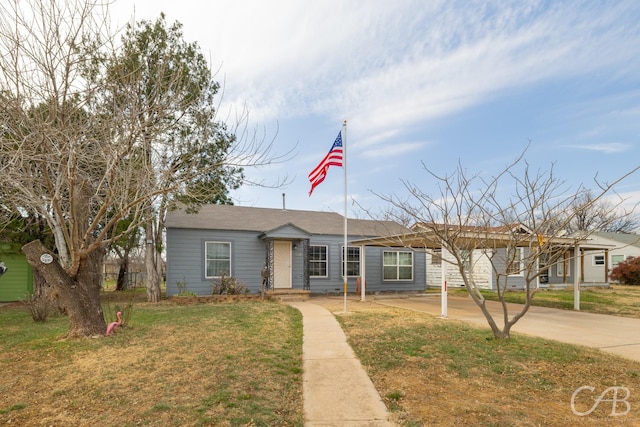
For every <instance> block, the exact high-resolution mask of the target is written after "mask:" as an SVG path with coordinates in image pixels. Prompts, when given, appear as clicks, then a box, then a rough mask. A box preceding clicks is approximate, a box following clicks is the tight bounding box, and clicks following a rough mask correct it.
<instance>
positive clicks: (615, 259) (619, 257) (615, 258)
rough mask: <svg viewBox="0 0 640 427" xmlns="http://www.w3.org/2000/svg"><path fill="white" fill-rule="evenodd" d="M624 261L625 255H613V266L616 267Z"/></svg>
mask: <svg viewBox="0 0 640 427" xmlns="http://www.w3.org/2000/svg"><path fill="white" fill-rule="evenodd" d="M622 261H624V255H611V268H616V267H617V266H618V264H620V263H621V262H622Z"/></svg>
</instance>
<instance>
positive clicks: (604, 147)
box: [565, 142, 632, 154]
mask: <svg viewBox="0 0 640 427" xmlns="http://www.w3.org/2000/svg"><path fill="white" fill-rule="evenodd" d="M565 147H567V148H577V149H579V150H588V151H599V152H601V153H605V154H611V153H622V152H624V151H628V150H630V149H631V148H632V147H631V145H630V144H622V143H619V142H610V143H605V144H578V145H566V146H565Z"/></svg>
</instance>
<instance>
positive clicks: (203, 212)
mask: <svg viewBox="0 0 640 427" xmlns="http://www.w3.org/2000/svg"><path fill="white" fill-rule="evenodd" d="M343 218H344V217H343V216H342V215H340V214H338V213H335V212H314V211H299V210H284V209H267V208H254V207H245V206H231V205H205V206H202V207H201V209H200V211H199V212H198V213H196V214H187V213H185V212H184V211H173V212H170V213H169V214H168V215H167V220H166V226H167V228H191V229H206V230H236V231H258V232H263V233H264V232H267V231H270V230H273V229H275V228H277V227H280V226H282V225H285V224H288V223H290V224H293V225H295V226H296V227H299V228H301V229H302V230H304V231H307V232H308V233H311V234H315V235H319V234H324V235H342V234H343V233H344V229H343V227H344V220H343ZM347 227H348V234H349V235H350V236H362V237H366V236H368V237H371V236H386V235H390V234H401V233H406V232H408V231H409V230H408V229H407V228H405V227H403V226H402V225H400V224H398V223H396V222H393V221H378V220H366V219H349V220H348V225H347Z"/></svg>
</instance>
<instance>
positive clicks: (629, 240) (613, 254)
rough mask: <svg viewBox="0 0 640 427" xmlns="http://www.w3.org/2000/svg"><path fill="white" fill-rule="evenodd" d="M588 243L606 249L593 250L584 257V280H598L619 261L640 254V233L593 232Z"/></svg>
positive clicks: (609, 271)
mask: <svg viewBox="0 0 640 427" xmlns="http://www.w3.org/2000/svg"><path fill="white" fill-rule="evenodd" d="M588 241H589V243H593V244H599V245H602V246H605V247H606V248H607V250H602V251H593V252H590V253H587V254H586V255H585V257H584V282H599V281H602V277H604V276H605V275H608V274H609V273H611V270H613V269H614V268H616V266H617V265H618V264H619V263H620V262H621V261H624V260H626V259H627V258H629V257H630V256H632V257H639V256H640V235H637V234H631V233H608V232H594V233H592V234H591V235H590V236H589V239H588Z"/></svg>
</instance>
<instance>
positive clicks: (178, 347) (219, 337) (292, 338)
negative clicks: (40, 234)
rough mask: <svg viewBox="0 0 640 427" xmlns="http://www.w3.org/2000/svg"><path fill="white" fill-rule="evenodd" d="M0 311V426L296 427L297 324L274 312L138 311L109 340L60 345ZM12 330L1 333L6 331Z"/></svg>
mask: <svg viewBox="0 0 640 427" xmlns="http://www.w3.org/2000/svg"><path fill="white" fill-rule="evenodd" d="M23 312H24V309H20V308H10V307H9V308H3V309H0V321H2V322H3V323H4V324H3V328H2V331H1V332H0V355H1V358H0V369H1V370H2V378H3V379H2V381H1V382H0V425H18V426H116V425H117V426H127V425H130V426H133V425H144V426H204V425H207V426H208V425H215V426H231V425H235V426H240V425H247V426H253V425H256V426H257V425H262V426H267V425H275V424H281V425H301V424H302V388H301V383H302V377H301V371H302V357H301V345H302V324H301V318H300V314H299V312H297V311H296V310H293V309H291V308H289V307H286V306H282V305H279V304H274V303H267V302H265V303H256V302H253V303H252V302H248V303H238V304H206V305H195V306H180V307H179V306H176V305H174V304H170V303H162V304H159V305H147V304H141V305H137V306H136V307H135V308H134V309H133V313H132V316H131V321H130V324H129V326H128V327H126V328H122V329H119V330H118V332H117V333H116V334H115V335H114V336H110V337H107V338H99V339H86V340H76V341H70V340H61V339H59V337H60V336H62V335H64V332H65V329H66V327H67V326H68V323H67V321H66V319H64V318H54V319H51V320H50V321H48V322H47V323H45V324H41V325H35V324H33V322H31V319H30V318H26V317H25V316H28V315H26V314H25V313H23ZM9 322H10V323H12V324H11V325H7V323H9Z"/></svg>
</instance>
